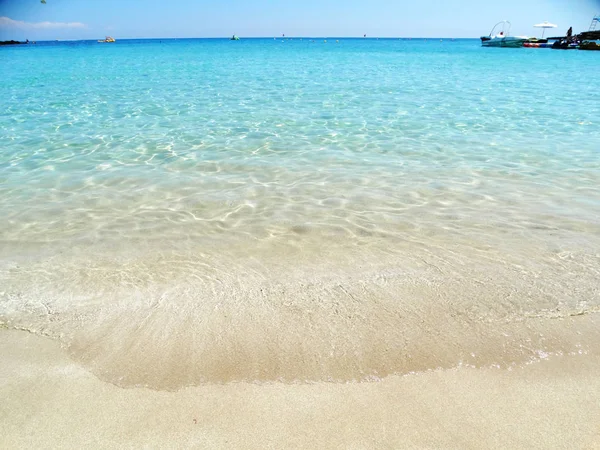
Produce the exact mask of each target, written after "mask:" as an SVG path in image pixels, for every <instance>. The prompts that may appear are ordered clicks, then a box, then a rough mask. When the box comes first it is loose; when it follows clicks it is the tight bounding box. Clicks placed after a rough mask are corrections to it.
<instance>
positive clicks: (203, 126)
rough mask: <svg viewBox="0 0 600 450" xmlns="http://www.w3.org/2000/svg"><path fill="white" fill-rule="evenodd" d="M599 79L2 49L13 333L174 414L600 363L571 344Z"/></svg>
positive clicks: (342, 48) (296, 41)
mask: <svg viewBox="0 0 600 450" xmlns="http://www.w3.org/2000/svg"><path fill="white" fill-rule="evenodd" d="M598 56H599V55H598V54H596V52H584V51H555V50H550V49H494V48H482V47H481V46H480V44H479V42H478V41H477V40H469V39H466V40H451V39H443V40H440V39H428V40H424V39H347V38H337V39H336V38H312V39H311V38H303V39H300V38H293V39H281V38H277V39H273V38H269V39H242V40H241V41H236V42H233V41H229V40H226V39H179V40H176V39H173V40H118V41H117V42H116V43H115V44H100V43H97V42H89V41H88V42H56V43H38V44H36V45H29V46H15V47H5V48H1V49H0V79H1V80H2V84H1V85H0V99H1V105H2V108H0V142H2V146H1V149H0V216H1V217H2V220H1V221H0V286H1V287H0V323H2V324H4V326H6V327H9V328H23V329H28V330H30V331H32V332H35V333H39V334H44V335H49V336H51V337H53V338H56V339H58V340H60V341H61V343H63V345H64V346H65V347H67V348H69V350H70V352H71V355H72V357H73V358H74V359H76V360H78V361H80V362H82V363H83V364H85V365H86V366H87V367H89V368H90V369H91V370H93V371H94V372H95V373H96V374H98V375H99V376H100V377H103V378H105V379H108V380H110V381H112V382H114V383H117V384H120V385H126V386H130V385H146V386H150V387H156V388H163V387H164V388H168V389H176V388H179V387H181V386H184V385H189V384H197V383H201V382H207V381H218V382H226V381H238V380H248V379H252V380H285V381H294V380H323V379H326V380H332V381H338V380H346V381H347V380H355V379H356V380H359V379H372V378H374V377H375V378H376V377H381V376H385V375H388V374H391V373H408V372H412V371H420V370H427V369H431V368H435V367H454V366H456V365H460V364H471V365H477V366H486V365H498V366H510V365H511V364H524V363H527V362H529V361H531V360H532V359H535V358H540V357H544V355H548V354H552V352H573V351H582V350H581V349H582V346H585V339H584V337H579V338H578V337H577V335H576V334H573V335H571V334H568V333H567V332H566V331H564V330H562V329H561V330H559V331H556V327H555V323H556V321H553V320H552V319H555V318H557V317H558V318H568V317H573V316H574V315H576V314H579V313H581V314H583V315H585V314H595V313H597V312H600V294H599V290H598V280H599V279H600V92H599V91H598V83H597V81H595V80H597V78H598V72H599V71H600V59H599V58H598ZM565 333H567V334H568V335H566V334H565Z"/></svg>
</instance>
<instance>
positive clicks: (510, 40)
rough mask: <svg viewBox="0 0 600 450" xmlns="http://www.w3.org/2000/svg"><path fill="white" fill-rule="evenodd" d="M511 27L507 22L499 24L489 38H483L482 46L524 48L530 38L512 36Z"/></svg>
mask: <svg viewBox="0 0 600 450" xmlns="http://www.w3.org/2000/svg"><path fill="white" fill-rule="evenodd" d="M510 27H511V24H510V22H509V21H507V20H503V21H502V22H498V23H497V24H496V25H494V28H492V31H490V34H489V35H488V36H481V38H480V39H481V45H482V46H483V47H511V48H517V47H523V44H524V43H525V42H526V41H527V39H528V38H527V37H526V36H511V35H510Z"/></svg>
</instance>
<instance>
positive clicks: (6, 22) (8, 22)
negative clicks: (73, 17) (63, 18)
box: [0, 16, 86, 30]
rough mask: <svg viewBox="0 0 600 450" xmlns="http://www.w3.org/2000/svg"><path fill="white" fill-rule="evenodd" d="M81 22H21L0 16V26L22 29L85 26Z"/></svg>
mask: <svg viewBox="0 0 600 450" xmlns="http://www.w3.org/2000/svg"><path fill="white" fill-rule="evenodd" d="M85 27H86V26H85V24H83V23H81V22H23V21H22V20H13V19H11V18H9V17H4V16H2V17H0V28H20V29H22V30H36V29H37V30H40V29H45V30H50V29H58V28H85Z"/></svg>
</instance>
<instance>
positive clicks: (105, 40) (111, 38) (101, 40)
mask: <svg viewBox="0 0 600 450" xmlns="http://www.w3.org/2000/svg"><path fill="white" fill-rule="evenodd" d="M98 42H100V43H104V42H109V43H110V42H117V41H116V40H115V38H113V37H111V36H106V38H105V39H99V40H98Z"/></svg>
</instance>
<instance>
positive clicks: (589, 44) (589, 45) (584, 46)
mask: <svg viewBox="0 0 600 450" xmlns="http://www.w3.org/2000/svg"><path fill="white" fill-rule="evenodd" d="M579 50H600V45H598V44H597V43H596V42H594V41H584V42H582V43H581V44H579Z"/></svg>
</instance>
